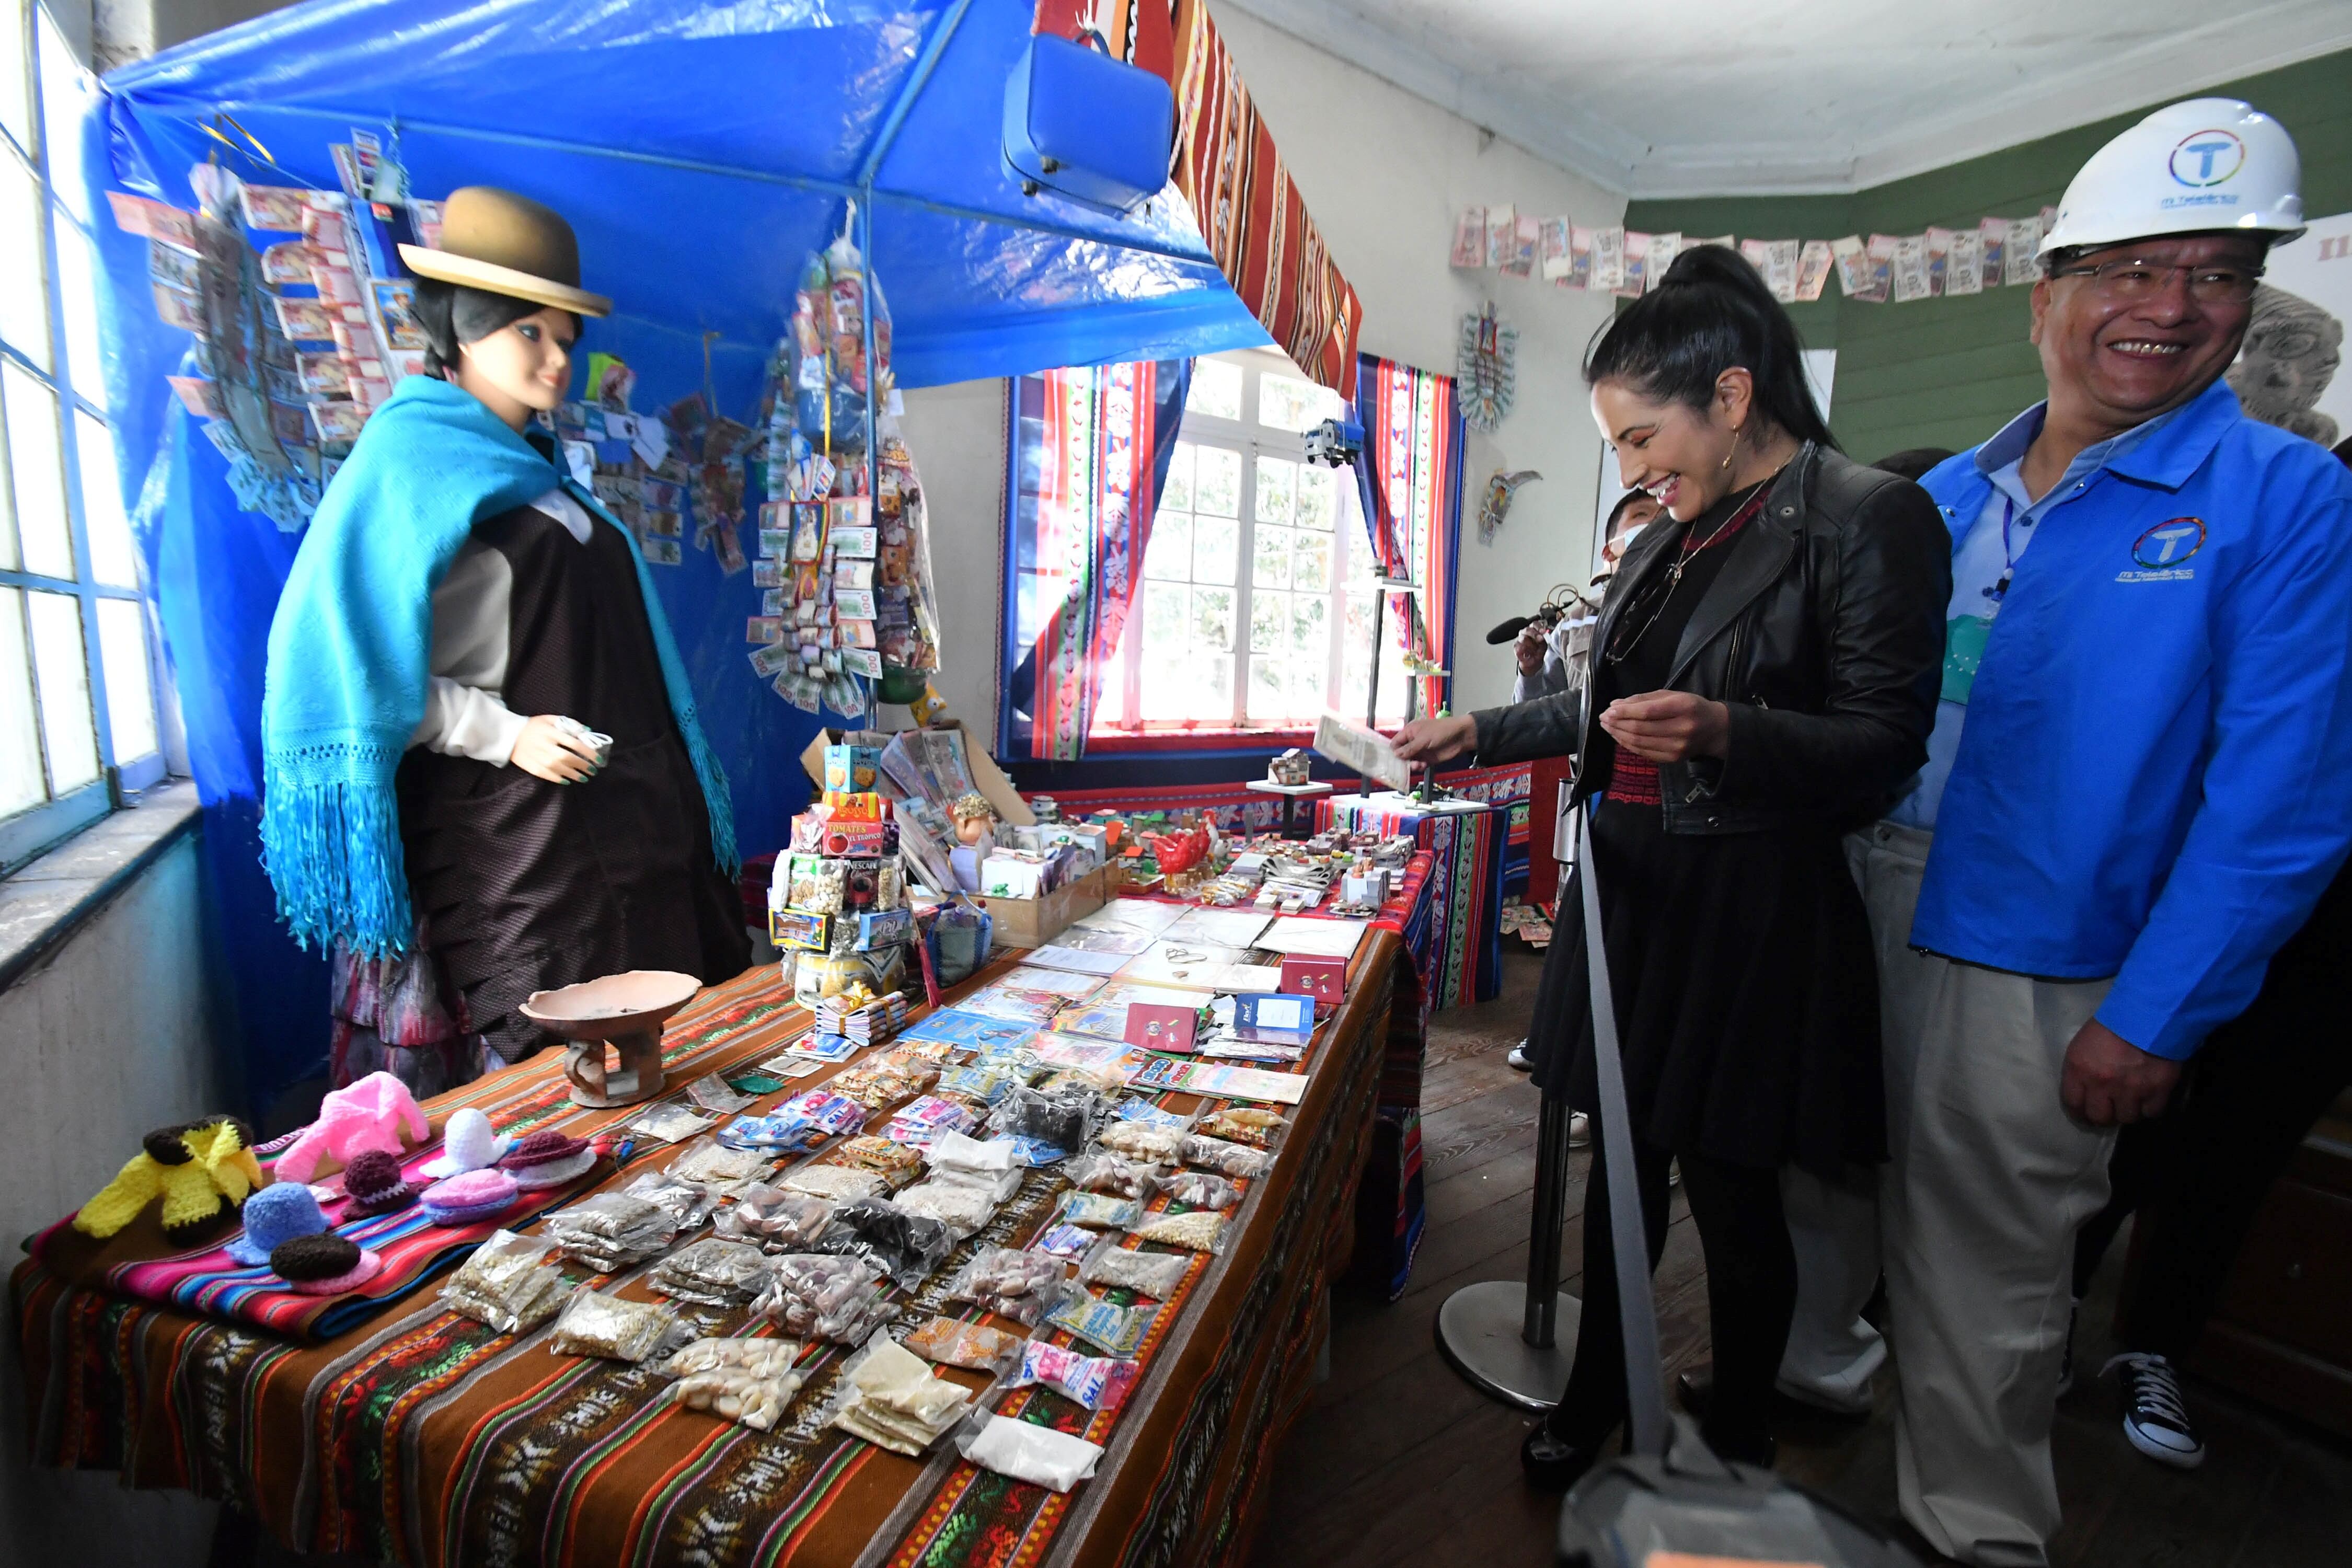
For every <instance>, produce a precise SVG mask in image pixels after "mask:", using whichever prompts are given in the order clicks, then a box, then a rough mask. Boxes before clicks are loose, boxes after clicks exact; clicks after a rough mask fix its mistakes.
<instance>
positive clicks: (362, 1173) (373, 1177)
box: [343, 1149, 417, 1217]
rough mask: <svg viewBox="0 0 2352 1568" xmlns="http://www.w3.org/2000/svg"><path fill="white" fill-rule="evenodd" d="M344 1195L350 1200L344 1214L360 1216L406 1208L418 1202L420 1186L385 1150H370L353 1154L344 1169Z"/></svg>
mask: <svg viewBox="0 0 2352 1568" xmlns="http://www.w3.org/2000/svg"><path fill="white" fill-rule="evenodd" d="M343 1193H344V1195H345V1196H346V1197H347V1198H349V1199H350V1202H349V1203H348V1204H347V1205H345V1206H344V1210H343V1212H344V1213H345V1214H346V1215H352V1216H354V1217H357V1216H360V1215H378V1214H390V1213H392V1212H393V1211H394V1209H404V1208H406V1207H407V1206H408V1205H411V1204H413V1203H415V1201H416V1194H417V1187H416V1184H415V1183H413V1182H410V1181H408V1180H406V1179H405V1178H404V1177H403V1176H402V1175H401V1173H400V1162H399V1161H398V1160H397V1159H395V1158H394V1156H392V1155H390V1154H387V1153H385V1152H383V1150H381V1149H368V1150H363V1151H362V1152H359V1153H357V1154H354V1155H352V1163H350V1164H348V1165H346V1166H344V1167H343Z"/></svg>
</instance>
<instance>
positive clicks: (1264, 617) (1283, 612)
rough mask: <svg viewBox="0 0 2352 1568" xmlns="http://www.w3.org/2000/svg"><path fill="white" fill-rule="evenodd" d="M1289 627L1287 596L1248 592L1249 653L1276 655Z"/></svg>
mask: <svg viewBox="0 0 2352 1568" xmlns="http://www.w3.org/2000/svg"><path fill="white" fill-rule="evenodd" d="M1289 627H1290V595H1287V594H1267V593H1262V592H1260V591H1259V590H1257V589H1255V588H1253V589H1251V590H1250V652H1252V653H1254V654H1260V653H1262V654H1275V655H1278V654H1279V653H1280V652H1281V650H1282V644H1283V634H1284V633H1285V632H1286V631H1287V630H1288V629H1289ZM1253 662H1261V663H1265V664H1278V663H1280V662H1281V661H1280V659H1279V658H1267V659H1265V660H1258V661H1253ZM1254 690H1255V686H1253V691H1254ZM1253 700H1255V698H1254V697H1253Z"/></svg>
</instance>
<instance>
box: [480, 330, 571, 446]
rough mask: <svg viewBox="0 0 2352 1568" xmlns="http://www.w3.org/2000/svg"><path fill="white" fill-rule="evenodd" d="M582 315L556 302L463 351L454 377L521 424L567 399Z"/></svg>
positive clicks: (492, 408)
mask: <svg viewBox="0 0 2352 1568" xmlns="http://www.w3.org/2000/svg"><path fill="white" fill-rule="evenodd" d="M579 336H580V322H579V320H578V318H576V317H575V316H573V315H572V312H571V311H569V310H558V309H556V308H555V307H554V306H552V305H550V306H548V307H547V308H546V309H545V310H541V311H539V312H537V313H536V314H533V315H529V316H525V317H523V318H522V319H521V320H520V321H510V322H509V323H508V324H507V325H505V326H503V327H500V328H499V330H498V331H495V332H492V333H491V334H490V335H489V336H488V337H487V338H478V339H476V340H475V341H474V342H470V343H467V344H464V345H462V346H461V347H460V348H459V349H458V351H457V374H455V376H453V377H452V379H453V380H455V381H456V382H457V384H458V385H459V386H462V387H464V388H465V389H466V390H467V392H470V393H472V394H473V395H475V396H476V397H478V398H480V399H481V400H482V403H483V405H485V406H486V407H488V409H489V411H490V412H491V413H493V414H495V415H497V416H499V418H501V419H503V420H505V421H506V422H507V423H508V424H509V425H510V426H514V428H516V429H517V430H520V429H521V428H522V427H523V426H525V425H527V424H529V423H530V416H532V415H533V414H534V413H540V412H543V411H545V410H547V409H550V408H552V407H554V406H555V405H557V404H559V403H561V402H562V401H563V394H564V392H565V390H566V389H567V388H569V387H570V386H571V384H572V343H573V342H576V341H577V340H578V338H579Z"/></svg>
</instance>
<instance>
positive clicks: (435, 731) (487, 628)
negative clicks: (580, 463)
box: [408, 489, 593, 767]
mask: <svg viewBox="0 0 2352 1568" xmlns="http://www.w3.org/2000/svg"><path fill="white" fill-rule="evenodd" d="M530 504H531V506H532V507H533V508H534V509H535V510H540V511H543V512H545V513H546V514H547V515H548V516H550V517H551V518H553V519H555V520H556V521H558V522H560V523H562V525H563V528H564V531H566V532H567V533H569V534H571V535H572V538H574V539H576V540H578V541H579V542H581V543H583V544H585V543H587V542H588V531H589V529H590V528H591V527H592V526H593V523H592V521H591V520H590V518H589V516H588V510H587V509H586V508H585V507H583V506H582V505H581V504H580V503H579V502H578V501H576V500H572V498H571V497H570V496H568V495H566V494H564V493H563V491H562V490H561V489H551V490H550V491H548V492H547V493H546V494H545V495H543V496H541V497H540V498H539V499H538V500H535V501H532V502H531V503H530ZM513 595H514V567H513V566H512V565H511V564H509V563H508V561H507V558H506V556H505V555H504V554H503V553H501V552H499V551H497V550H494V549H492V548H491V547H490V546H488V545H487V544H484V543H482V542H480V541H478V540H472V539H469V540H467V542H465V544H464V545H463V546H462V547H461V548H460V549H459V550H458V552H457V559H456V560H455V561H453V562H451V563H449V574H448V575H447V576H446V577H444V578H442V579H441V585H440V586H439V587H437V588H436V589H434V590H433V653H432V658H431V660H430V664H429V668H430V669H431V672H432V678H433V679H432V682H431V686H430V688H429V689H427V690H426V692H425V717H424V718H423V719H422V720H420V721H418V723H417V726H416V729H415V731H414V732H413V733H411V734H410V735H409V737H408V743H409V744H410V745H411V746H429V747H431V748H432V749H433V750H434V751H436V752H442V753H444V754H445V755H447V756H453V757H471V758H473V759H474V760H475V761H477V762H483V763H496V764H498V765H499V766H500V767H504V766H506V764H507V763H509V761H511V760H512V759H513V757H514V749H515V742H516V741H517V740H518V739H520V736H521V734H522V728H523V726H524V725H525V724H526V723H528V722H530V715H529V714H524V713H516V712H514V711H512V710H509V708H508V707H507V705H506V697H505V692H506V683H507V633H508V629H509V624H510V619H511V617H510V611H509V604H510V601H511V600H512V598H513Z"/></svg>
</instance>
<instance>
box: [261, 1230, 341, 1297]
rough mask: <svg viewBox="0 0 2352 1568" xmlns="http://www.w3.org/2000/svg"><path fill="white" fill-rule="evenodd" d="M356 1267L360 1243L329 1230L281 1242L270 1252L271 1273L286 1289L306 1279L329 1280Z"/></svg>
mask: <svg viewBox="0 0 2352 1568" xmlns="http://www.w3.org/2000/svg"><path fill="white" fill-rule="evenodd" d="M359 1266H360V1245H359V1243H358V1242H355V1241H353V1240H352V1239H351V1238H350V1237H342V1236H337V1235H336V1234H335V1233H334V1232H333V1231H331V1230H322V1231H320V1232H319V1233H318V1234H317V1235H315V1236H298V1237H294V1238H293V1239H292V1240H291V1241H281V1242H279V1243H278V1245H277V1246H276V1247H272V1248H270V1251H269V1268H270V1272H271V1273H273V1274H275V1275H277V1276H278V1278H279V1279H283V1280H285V1281H286V1282H287V1283H288V1284H289V1285H296V1284H299V1283H301V1282H302V1281H303V1280H305V1279H334V1278H335V1277H336V1276H337V1275H340V1274H349V1273H350V1272H351V1271H352V1269H354V1268H358V1267H359Z"/></svg>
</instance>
